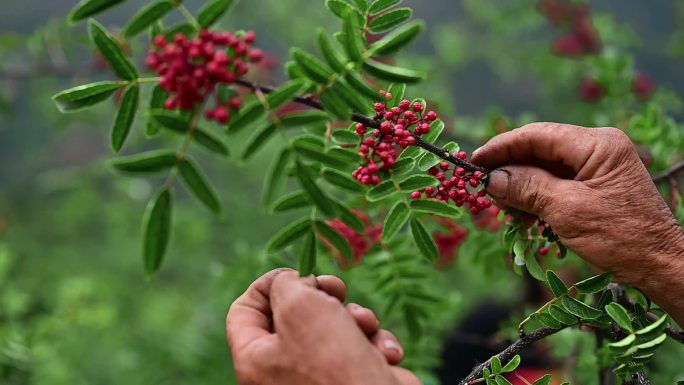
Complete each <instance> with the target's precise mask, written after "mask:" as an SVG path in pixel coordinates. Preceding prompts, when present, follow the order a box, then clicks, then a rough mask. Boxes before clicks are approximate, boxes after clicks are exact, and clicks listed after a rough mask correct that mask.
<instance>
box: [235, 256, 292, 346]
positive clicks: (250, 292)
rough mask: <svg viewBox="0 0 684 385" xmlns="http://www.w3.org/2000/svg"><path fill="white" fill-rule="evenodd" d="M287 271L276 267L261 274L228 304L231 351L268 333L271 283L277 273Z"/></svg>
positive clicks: (287, 270)
mask: <svg viewBox="0 0 684 385" xmlns="http://www.w3.org/2000/svg"><path fill="white" fill-rule="evenodd" d="M289 271H291V270H290V269H276V270H272V271H269V272H268V273H266V274H264V275H262V276H261V277H260V278H258V279H257V280H256V281H254V282H253V283H252V284H251V285H250V286H249V288H248V289H247V290H246V291H245V293H244V294H242V295H241V296H240V297H239V298H238V299H236V300H235V301H234V302H233V304H232V305H231V306H230V309H229V310H228V315H227V317H226V336H227V338H228V344H229V345H230V347H231V349H233V351H235V350H239V349H241V347H243V346H245V345H247V344H248V343H250V342H252V341H254V340H256V339H258V338H261V337H264V336H267V335H269V334H270V332H269V326H270V318H271V315H272V311H271V304H270V298H269V293H270V291H271V285H272V284H273V281H274V280H275V278H276V277H277V276H278V275H280V274H283V273H287V272H289Z"/></svg>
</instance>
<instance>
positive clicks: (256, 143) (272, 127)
mask: <svg viewBox="0 0 684 385" xmlns="http://www.w3.org/2000/svg"><path fill="white" fill-rule="evenodd" d="M276 130H277V126H276V124H275V123H270V124H269V125H268V126H266V127H264V128H263V129H261V131H259V132H257V133H256V134H255V135H254V136H253V137H252V138H251V139H250V140H249V143H247V146H246V147H245V151H244V152H243V153H242V157H241V159H242V160H247V159H249V158H251V157H252V156H254V154H256V153H257V151H259V149H261V148H262V147H263V146H264V144H266V142H267V141H268V140H269V139H270V138H271V137H273V134H275V133H276Z"/></svg>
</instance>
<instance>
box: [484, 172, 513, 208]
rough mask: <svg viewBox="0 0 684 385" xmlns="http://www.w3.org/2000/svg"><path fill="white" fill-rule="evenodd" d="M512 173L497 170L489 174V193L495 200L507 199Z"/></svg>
mask: <svg viewBox="0 0 684 385" xmlns="http://www.w3.org/2000/svg"><path fill="white" fill-rule="evenodd" d="M509 177H510V173H509V172H508V171H506V170H503V169H497V170H494V171H492V172H490V173H489V176H488V177H487V178H488V179H489V184H488V185H487V193H489V195H491V196H492V197H493V198H494V199H504V200H505V198H506V193H507V191H508V178H509Z"/></svg>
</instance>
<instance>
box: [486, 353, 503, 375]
mask: <svg viewBox="0 0 684 385" xmlns="http://www.w3.org/2000/svg"><path fill="white" fill-rule="evenodd" d="M489 363H490V366H491V367H492V374H499V373H501V360H499V357H498V356H493V357H492V358H491V359H490V361H489Z"/></svg>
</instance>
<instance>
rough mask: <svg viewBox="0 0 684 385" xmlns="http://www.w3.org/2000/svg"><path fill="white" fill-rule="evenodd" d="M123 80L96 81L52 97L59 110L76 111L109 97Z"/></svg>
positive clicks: (120, 85)
mask: <svg viewBox="0 0 684 385" xmlns="http://www.w3.org/2000/svg"><path fill="white" fill-rule="evenodd" d="M125 85H126V83H124V82H109V81H104V82H96V83H90V84H84V85H82V86H78V87H74V88H69V89H68V90H64V91H62V92H60V93H58V94H56V95H54V96H53V97H52V100H54V101H55V104H56V105H57V108H58V109H59V111H60V112H63V113H67V112H76V111H80V110H83V109H86V108H88V107H91V106H94V105H96V104H98V103H102V102H103V101H105V100H107V99H109V97H111V96H112V95H114V94H115V93H116V91H118V90H119V89H120V88H121V87H123V86H125Z"/></svg>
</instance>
